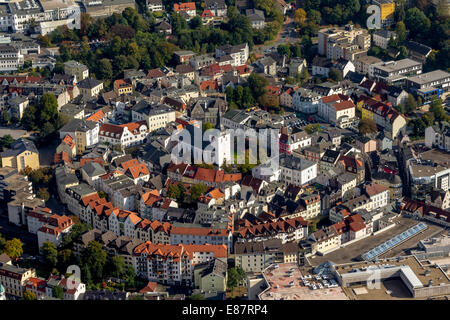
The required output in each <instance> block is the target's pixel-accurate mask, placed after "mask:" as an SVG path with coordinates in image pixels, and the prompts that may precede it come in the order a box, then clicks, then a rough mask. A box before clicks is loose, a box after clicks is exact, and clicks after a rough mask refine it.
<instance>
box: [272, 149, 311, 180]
mask: <svg viewBox="0 0 450 320" xmlns="http://www.w3.org/2000/svg"><path fill="white" fill-rule="evenodd" d="M280 168H281V181H282V182H283V183H285V184H286V185H288V184H294V185H298V186H302V185H305V184H307V183H309V182H310V181H312V180H314V179H315V178H316V177H317V163H316V162H313V161H310V160H306V159H302V158H298V157H295V156H293V155H288V154H282V155H281V156H280Z"/></svg>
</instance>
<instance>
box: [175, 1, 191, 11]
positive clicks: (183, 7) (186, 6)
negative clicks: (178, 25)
mask: <svg viewBox="0 0 450 320" xmlns="http://www.w3.org/2000/svg"><path fill="white" fill-rule="evenodd" d="M188 10H196V9H195V2H186V3H174V4H173V11H175V12H178V11H188Z"/></svg>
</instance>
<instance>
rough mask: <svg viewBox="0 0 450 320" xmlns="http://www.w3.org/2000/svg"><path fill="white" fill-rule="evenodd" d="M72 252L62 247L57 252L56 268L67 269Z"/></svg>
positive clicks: (70, 262)
mask: <svg viewBox="0 0 450 320" xmlns="http://www.w3.org/2000/svg"><path fill="white" fill-rule="evenodd" d="M72 260H73V253H72V250H70V249H63V250H60V251H59V252H58V270H60V271H63V270H67V267H68V266H69V265H71V264H72Z"/></svg>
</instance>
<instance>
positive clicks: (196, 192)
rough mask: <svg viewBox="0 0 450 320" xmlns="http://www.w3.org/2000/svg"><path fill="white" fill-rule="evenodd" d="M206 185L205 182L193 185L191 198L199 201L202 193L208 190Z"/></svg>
mask: <svg viewBox="0 0 450 320" xmlns="http://www.w3.org/2000/svg"><path fill="white" fill-rule="evenodd" d="M206 190H207V188H206V185H205V184H203V183H197V184H195V185H193V186H192V187H191V190H190V191H191V199H192V200H193V201H197V200H198V199H199V198H200V196H201V195H203V194H204V193H205V192H206Z"/></svg>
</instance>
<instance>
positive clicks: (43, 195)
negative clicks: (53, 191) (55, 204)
mask: <svg viewBox="0 0 450 320" xmlns="http://www.w3.org/2000/svg"><path fill="white" fill-rule="evenodd" d="M37 196H38V198H40V199H42V200H44V201H48V199H50V193H49V192H48V189H47V188H39V189H38V191H37Z"/></svg>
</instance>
